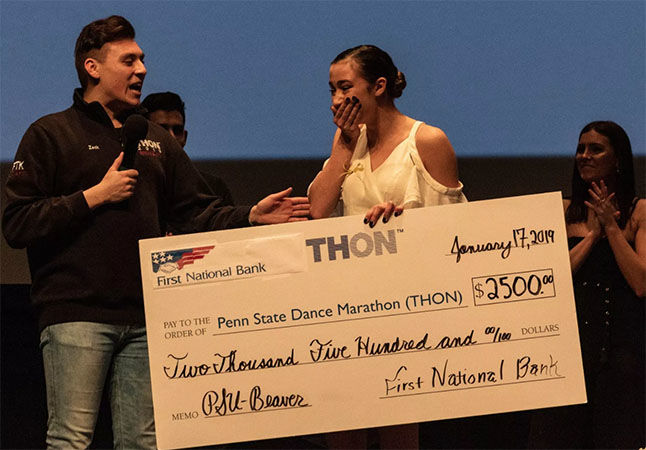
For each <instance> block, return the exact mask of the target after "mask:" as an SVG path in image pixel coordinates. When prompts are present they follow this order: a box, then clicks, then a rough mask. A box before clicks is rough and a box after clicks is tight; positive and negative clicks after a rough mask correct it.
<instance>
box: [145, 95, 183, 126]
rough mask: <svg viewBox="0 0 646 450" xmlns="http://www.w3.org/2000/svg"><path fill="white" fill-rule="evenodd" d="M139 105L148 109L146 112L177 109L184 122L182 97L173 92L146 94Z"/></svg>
mask: <svg viewBox="0 0 646 450" xmlns="http://www.w3.org/2000/svg"><path fill="white" fill-rule="evenodd" d="M141 106H143V107H144V108H146V109H147V110H148V114H150V113H152V112H155V111H159V110H162V111H179V113H180V114H181V115H182V120H183V121H184V123H186V114H185V111H184V102H183V101H182V98H181V97H180V96H179V95H177V94H176V93H174V92H155V93H154V94H148V96H146V98H145V99H144V101H143V102H141Z"/></svg>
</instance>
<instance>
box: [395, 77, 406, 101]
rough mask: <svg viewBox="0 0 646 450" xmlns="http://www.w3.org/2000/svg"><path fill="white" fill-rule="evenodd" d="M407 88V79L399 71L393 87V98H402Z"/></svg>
mask: <svg viewBox="0 0 646 450" xmlns="http://www.w3.org/2000/svg"><path fill="white" fill-rule="evenodd" d="M405 88H406V77H405V76H404V74H403V73H402V72H400V71H397V76H396V77H395V82H394V83H393V86H392V91H391V95H392V97H393V98H398V97H401V95H402V92H404V89H405Z"/></svg>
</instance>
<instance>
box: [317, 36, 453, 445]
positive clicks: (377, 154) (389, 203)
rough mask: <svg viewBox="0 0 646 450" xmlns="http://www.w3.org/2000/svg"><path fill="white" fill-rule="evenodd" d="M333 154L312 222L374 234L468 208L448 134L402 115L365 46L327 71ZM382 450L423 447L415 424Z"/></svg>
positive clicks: (388, 72)
mask: <svg viewBox="0 0 646 450" xmlns="http://www.w3.org/2000/svg"><path fill="white" fill-rule="evenodd" d="M329 85H330V92H331V94H332V106H331V110H332V115H333V120H334V123H335V125H336V126H337V130H336V133H335V135H334V140H333V143H332V151H331V155H330V157H329V158H328V160H327V161H326V162H325V164H324V165H323V169H322V170H321V172H319V174H318V175H317V176H316V178H315V179H314V181H313V182H312V184H311V185H310V189H309V192H308V196H309V199H310V204H311V214H312V218H322V217H328V216H330V215H333V214H341V215H344V216H347V215H354V214H362V215H364V223H366V224H369V226H370V227H373V226H374V225H375V224H376V223H377V221H378V220H379V219H380V218H382V220H383V221H384V222H387V221H388V220H389V219H390V217H391V216H392V215H393V214H395V215H399V214H401V213H402V211H403V210H404V209H405V208H417V207H422V206H432V205H442V204H448V203H458V202H465V201H466V198H465V196H464V194H463V193H462V183H460V181H459V180H458V168H457V162H456V158H455V153H454V151H453V147H452V146H451V143H450V142H449V139H448V138H447V137H446V135H445V134H444V132H443V131H442V130H440V129H439V128H436V127H433V126H431V125H426V124H424V123H422V122H420V121H417V120H415V119H413V118H411V117H408V116H406V115H404V114H402V113H401V112H400V111H399V110H398V109H397V107H396V106H395V99H396V98H398V97H399V96H401V95H402V92H403V90H404V88H405V87H406V79H405V77H404V74H403V73H401V72H400V71H399V70H397V67H395V64H394V63H393V61H392V58H391V57H390V55H388V53H386V52H384V51H383V50H381V49H380V48H378V47H376V46H374V45H360V46H358V47H353V48H350V49H348V50H345V51H344V52H342V53H340V54H339V55H338V56H337V57H336V58H334V60H333V61H332V64H331V66H330V82H329ZM378 433H379V437H380V441H381V446H382V448H408V449H410V448H418V447H419V433H418V426H417V424H409V425H399V426H391V427H383V428H380V429H379V430H378ZM327 440H328V443H329V444H330V446H331V447H333V448H366V446H367V430H354V431H345V432H339V433H331V434H328V435H327Z"/></svg>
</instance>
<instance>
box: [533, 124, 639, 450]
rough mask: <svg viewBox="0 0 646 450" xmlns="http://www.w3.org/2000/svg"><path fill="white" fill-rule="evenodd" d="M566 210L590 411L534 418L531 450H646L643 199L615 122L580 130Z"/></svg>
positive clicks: (565, 410)
mask: <svg viewBox="0 0 646 450" xmlns="http://www.w3.org/2000/svg"><path fill="white" fill-rule="evenodd" d="M564 206H565V218H566V227H567V233H568V243H569V246H570V262H571V265H572V272H573V279H574V280H573V281H574V294H575V298H576V307H577V316H578V323H579V334H580V339H581V352H582V356H583V366H584V372H585V381H586V390H587V396H588V403H587V404H584V405H575V406H567V407H562V408H551V409H546V410H541V411H537V412H536V413H535V415H534V417H533V418H532V426H531V432H530V446H532V447H536V448H545V447H558V448H639V447H644V446H645V442H644V429H645V423H644V408H645V403H644V383H645V382H646V378H645V371H644V351H645V349H644V321H645V317H644V301H645V299H644V296H645V293H646V200H643V199H638V198H637V197H636V196H635V178H634V171H633V159H632V150H631V146H630V140H629V139H628V136H627V135H626V132H625V131H624V130H623V129H622V128H621V127H620V126H619V125H617V124H616V123H614V122H592V123H590V124H588V125H586V126H585V127H584V128H583V130H582V131H581V134H580V135H579V144H578V147H577V150H576V155H575V166H574V174H573V179H572V198H571V200H566V201H565V204H564Z"/></svg>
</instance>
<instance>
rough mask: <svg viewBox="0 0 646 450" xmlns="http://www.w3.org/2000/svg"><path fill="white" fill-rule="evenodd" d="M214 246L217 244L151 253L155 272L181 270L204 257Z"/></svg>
mask: <svg viewBox="0 0 646 450" xmlns="http://www.w3.org/2000/svg"><path fill="white" fill-rule="evenodd" d="M213 247H215V245H207V246H205V247H195V248H184V249H182V250H170V251H167V252H156V253H153V254H152V255H151V257H152V261H153V272H154V273H157V272H159V271H160V270H161V271H162V272H164V273H170V272H172V271H174V270H180V269H181V268H182V267H184V266H185V265H187V264H193V262H194V261H195V260H196V259H202V258H204V257H205V256H206V255H207V254H208V253H209V252H210V251H211V249H213Z"/></svg>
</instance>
